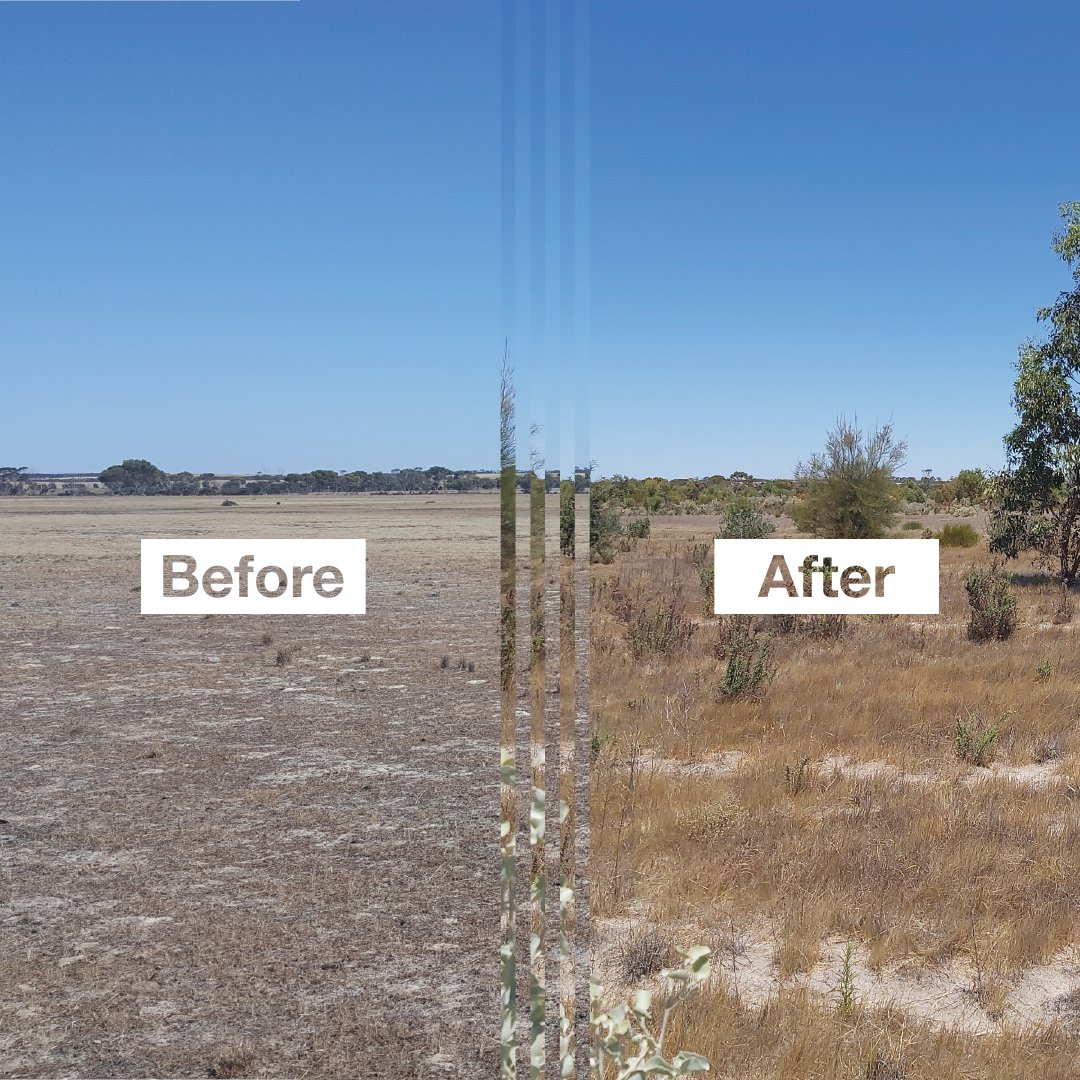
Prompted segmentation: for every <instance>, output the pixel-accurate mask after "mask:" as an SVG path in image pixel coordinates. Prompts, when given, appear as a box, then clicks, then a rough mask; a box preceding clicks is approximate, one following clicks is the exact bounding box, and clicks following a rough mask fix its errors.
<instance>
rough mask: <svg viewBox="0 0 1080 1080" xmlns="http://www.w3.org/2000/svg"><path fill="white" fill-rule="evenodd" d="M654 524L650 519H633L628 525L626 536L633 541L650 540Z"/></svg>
mask: <svg viewBox="0 0 1080 1080" xmlns="http://www.w3.org/2000/svg"><path fill="white" fill-rule="evenodd" d="M650 532H652V523H651V522H650V520H649V519H648V517H633V518H631V519H630V520H629V521H628V522H627V523H626V535H627V536H629V537H630V539H631V540H648V538H649V533H650Z"/></svg>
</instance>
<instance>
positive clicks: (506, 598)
mask: <svg viewBox="0 0 1080 1080" xmlns="http://www.w3.org/2000/svg"><path fill="white" fill-rule="evenodd" d="M499 440H500V473H499V510H500V513H499V675H500V704H501V710H500V715H501V743H502V745H501V747H500V754H499V805H500V814H499V848H500V886H501V893H500V915H499V921H500V937H501V941H500V946H499V954H500V999H499V1000H500V1009H499V1046H500V1052H499V1076H500V1078H501V1080H512V1078H514V1077H515V1076H516V1075H517V1041H516V1038H515V1030H514V1025H515V1020H516V1015H517V900H516V891H517V835H516V830H517V807H516V802H517V753H516V731H517V709H516V704H517V702H516V697H517V693H516V683H517V678H516V662H515V661H516V655H515V633H516V624H517V618H516V611H515V599H516V598H515V591H516V590H515V569H516V567H515V562H516V554H517V536H516V528H517V514H516V509H517V508H516V496H517V462H516V449H517V448H516V440H515V430H514V385H513V371H512V370H511V368H510V363H509V356H508V354H506V353H504V355H503V368H502V373H501V378H500V386H499Z"/></svg>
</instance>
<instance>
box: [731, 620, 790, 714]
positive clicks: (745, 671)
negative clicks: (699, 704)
mask: <svg viewBox="0 0 1080 1080" xmlns="http://www.w3.org/2000/svg"><path fill="white" fill-rule="evenodd" d="M775 676H776V665H775V664H773V662H772V657H771V656H770V655H769V638H767V637H765V638H762V637H759V636H758V635H756V634H754V633H752V632H750V631H748V630H743V629H738V630H736V631H735V632H734V633H733V634H732V637H731V640H730V642H729V643H728V646H727V668H726V670H725V671H724V677H723V679H722V680H721V682H720V696H721V697H722V698H725V699H726V700H728V701H734V700H736V699H737V698H742V697H758V696H760V695H761V694H763V693H764V692H765V691H766V690H767V689H768V688H769V684H770V683H771V682H772V681H773V679H774V678H775Z"/></svg>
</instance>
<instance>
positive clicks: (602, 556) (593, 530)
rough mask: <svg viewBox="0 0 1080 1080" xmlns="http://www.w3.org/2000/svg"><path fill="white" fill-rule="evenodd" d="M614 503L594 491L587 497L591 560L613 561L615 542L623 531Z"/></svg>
mask: <svg viewBox="0 0 1080 1080" xmlns="http://www.w3.org/2000/svg"><path fill="white" fill-rule="evenodd" d="M624 531H625V530H624V529H623V525H622V522H621V521H620V520H619V511H618V510H617V509H616V507H615V505H614V503H612V502H610V501H608V500H607V499H604V498H602V497H600V496H598V495H597V494H595V492H594V493H593V494H592V495H591V496H590V498H589V557H590V559H591V560H592V561H593V562H600V563H610V562H614V561H615V551H616V543H617V542H618V540H619V538H620V537H621V536H622V535H623V533H624Z"/></svg>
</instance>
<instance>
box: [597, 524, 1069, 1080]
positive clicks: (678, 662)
mask: <svg viewBox="0 0 1080 1080" xmlns="http://www.w3.org/2000/svg"><path fill="white" fill-rule="evenodd" d="M707 540H708V538H707V537H702V536H701V535H697V536H695V535H694V534H693V532H692V530H691V529H690V528H689V524H687V525H679V524H675V525H668V526H667V527H666V528H662V529H661V528H658V529H655V530H654V536H653V539H651V540H649V541H647V542H643V543H640V544H638V545H636V547H635V549H634V550H633V551H632V552H630V553H627V554H626V555H624V556H622V557H620V559H618V560H617V561H616V563H615V564H614V565H613V566H610V567H602V568H597V571H596V579H595V582H596V583H595V587H594V594H593V595H594V599H593V616H592V618H593V657H592V668H591V672H592V695H593V696H592V700H593V716H594V724H595V727H596V729H597V733H598V735H599V740H598V741H599V747H600V748H599V752H598V753H597V755H596V757H595V760H594V766H593V782H592V793H591V806H592V818H591V820H592V829H591V845H592V881H593V884H592V893H591V902H592V910H593V914H594V916H595V917H596V919H597V920H598V923H599V931H598V933H599V939H598V940H599V942H600V953H601V955H603V940H602V938H603V926H604V921H605V920H611V919H616V920H618V919H619V918H620V917H622V916H625V915H627V914H629V913H634V915H635V917H636V918H641V917H642V915H643V914H644V916H645V918H646V919H647V920H648V921H649V923H650V924H651V925H654V926H656V927H658V928H660V929H661V930H666V931H670V930H673V931H676V932H677V933H679V935H680V943H682V944H689V943H691V941H690V940H689V938H693V937H695V936H696V937H699V938H701V937H704V938H708V939H710V940H712V939H713V938H715V936H716V935H717V934H718V933H720V932H721V931H724V932H725V933H727V935H728V939H729V940H730V939H731V938H732V936H735V937H738V936H739V935H740V934H741V935H743V936H744V937H745V938H746V940H748V941H751V942H752V943H753V945H754V947H755V948H757V949H758V951H759V953H760V957H761V959H760V963H759V964H758V966H757V968H756V969H755V970H756V972H757V983H756V986H757V990H756V992H755V993H751V994H749V996H748V997H747V999H746V1000H744V1001H743V1005H744V1006H747V1008H748V1009H749V1012H748V1011H747V1008H744V1009H740V1008H739V1005H738V1002H736V1001H733V1000H732V999H731V997H730V993H731V992H734V991H735V990H736V989H737V987H736V986H735V985H733V984H731V983H728V984H725V985H726V988H727V989H726V991H724V987H722V986H721V987H718V988H717V991H716V993H715V994H713V995H712V996H710V997H709V998H707V1000H703V1001H702V1002H699V1003H698V1005H697V1006H695V1008H694V1010H693V1011H691V1012H689V1013H688V1014H687V1019H685V1020H684V1021H682V1024H683V1026H684V1028H685V1030H686V1035H687V1041H686V1043H685V1045H686V1046H687V1047H690V1048H693V1049H695V1050H701V1051H702V1052H708V1051H710V1050H711V1051H712V1054H713V1061H714V1068H715V1067H716V1065H717V1062H719V1063H720V1066H721V1067H720V1070H719V1075H721V1076H728V1075H730V1076H733V1077H734V1076H738V1077H740V1078H742V1077H755V1078H756V1077H762V1078H765V1077H770V1078H771V1077H777V1078H779V1077H785V1078H787V1077H798V1076H807V1077H809V1076H815V1077H816V1076H854V1077H863V1076H867V1077H885V1076H892V1075H895V1076H904V1077H908V1078H910V1077H915V1076H919V1077H923V1076H926V1077H930V1076H934V1077H938V1076H941V1077H953V1076H956V1077H959V1076H978V1077H984V1076H985V1077H990V1076H999V1075H1000V1076H1017V1077H1019V1076H1021V1075H1030V1073H1025V1072H1024V1069H1025V1068H1028V1067H1030V1068H1032V1070H1033V1071H1039V1072H1041V1073H1044V1074H1045V1075H1047V1076H1066V1075H1073V1073H1071V1072H1068V1071H1067V1067H1066V1061H1067V1059H1066V1058H1065V1057H1062V1058H1060V1061H1059V1059H1058V1055H1060V1054H1061V1053H1062V1052H1063V1051H1062V1047H1063V1046H1064V1045H1065V1044H1064V1043H1063V1042H1062V1039H1063V1038H1064V1036H1063V1035H1061V1034H1060V1033H1058V1034H1053V1035H1047V1036H1045V1037H1043V1036H1041V1035H1037V1034H1036V1032H1037V1031H1038V1030H1039V1028H1040V1025H1041V1024H1043V1023H1051V1022H1054V1021H1055V1018H1056V1016H1057V1011H1056V1010H1059V1008H1063V1007H1064V1006H1062V1004H1061V1003H1062V1001H1064V1000H1065V998H1066V996H1067V994H1068V993H1070V992H1072V991H1073V990H1076V989H1077V988H1080V966H1077V963H1076V961H1077V955H1076V945H1077V943H1078V942H1080V740H1078V739H1077V737H1076V716H1077V709H1078V707H1080V659H1078V657H1077V655H1076V652H1075V649H1074V647H1073V628H1072V625H1071V624H1063V625H1062V624H1055V623H1054V622H1053V614H1054V612H1055V610H1056V609H1057V606H1058V600H1059V594H1058V592H1057V590H1056V589H1055V587H1054V586H1053V585H1051V584H1050V583H1048V582H1045V581H1043V580H1041V579H1040V577H1039V575H1037V574H1036V573H1034V572H1033V571H1028V570H1027V568H1024V569H1025V574H1026V577H1024V578H1022V580H1021V582H1020V585H1019V588H1018V592H1019V594H1020V603H1019V618H1020V627H1019V629H1018V631H1017V634H1016V635H1015V637H1014V638H1013V639H1012V640H1011V641H1008V642H1002V643H997V642H995V643H986V644H979V643H974V642H971V641H969V640H968V639H967V637H966V623H967V601H966V596H965V593H964V588H963V580H964V577H965V575H966V573H967V571H968V569H969V568H970V566H971V565H972V564H973V563H978V564H985V563H986V562H988V555H987V553H986V551H985V545H984V546H983V547H982V548H980V549H978V550H974V551H972V550H964V549H943V550H942V613H941V615H940V616H939V617H937V618H926V619H917V618H911V617H869V616H868V617H861V618H858V619H851V620H848V622H847V625H846V626H844V625H840V624H838V625H835V626H832V625H829V626H827V625H825V624H816V623H815V624H803V625H797V624H793V621H791V620H787V621H781V620H738V619H728V620H722V619H716V618H712V617H706V616H703V615H702V612H701V606H702V601H703V592H702V586H701V583H700V579H699V573H698V569H699V564H700V561H701V559H702V557H703V552H706V551H707V552H710V553H711V545H710V544H706V543H704V542H705V541H707ZM628 598H629V600H628ZM633 605H637V612H641V611H644V612H652V611H656V610H665V605H674V606H675V609H677V610H679V611H680V612H685V613H686V614H687V617H689V618H692V619H694V624H695V625H696V626H697V632H696V633H694V634H690V635H685V636H684V638H683V639H682V640H680V641H678V642H677V644H676V645H675V646H674V647H672V648H671V649H669V650H667V651H666V652H664V653H663V654H662V655H661V654H658V653H656V652H652V653H649V652H646V651H643V650H641V649H640V648H639V647H637V644H636V642H635V641H634V640H633V628H634V626H635V625H636V624H635V619H636V618H637V617H638V616H637V612H636V611H635V610H633ZM748 631H749V632H752V633H756V634H758V635H760V636H761V637H762V638H763V639H764V638H765V637H766V636H768V639H769V641H770V653H771V656H772V658H773V660H774V661H775V662H776V664H777V667H778V674H777V677H776V679H775V680H774V682H773V683H772V684H771V686H769V687H768V689H767V690H766V691H765V692H764V693H763V694H761V695H759V696H758V697H756V698H755V697H752V696H751V697H747V698H742V699H739V700H725V699H724V696H723V695H722V694H717V692H716V688H717V685H718V684H719V682H720V680H721V679H722V677H723V672H724V667H725V656H726V655H727V653H728V650H729V649H730V643H731V641H732V640H733V639H734V636H735V635H737V634H744V635H745V633H747V632H748ZM628 632H629V637H628ZM958 722H959V727H958ZM994 729H996V738H993V739H989V740H982V741H980V740H981V737H982V736H983V735H984V734H985V733H986V732H987V731H993V730H994ZM958 732H963V733H966V735H965V738H966V739H967V740H968V741H965V740H964V739H961V738H960V736H959V734H958ZM979 747H981V749H979ZM610 925H613V926H614V925H615V924H614V923H612V924H610ZM847 941H850V942H853V943H855V945H856V946H857V949H858V956H859V963H860V964H861V965H862V968H860V970H861V971H863V972H864V981H869V982H872V983H873V985H874V994H873V1006H874V1007H873V1009H869V1008H867V1009H861V1010H860V1011H859V1017H860V1018H861V1019H860V1021H859V1024H858V1025H856V1026H855V1027H854V1028H852V1027H851V1026H850V1025H839V1026H838V1024H839V1022H838V1021H837V1019H836V1017H835V1015H834V1013H835V1009H834V1008H832V1007H831V1006H830V995H829V992H828V991H829V986H830V985H833V984H834V983H835V967H836V950H837V948H840V947H841V946H842V943H843V942H847ZM732 971H733V973H735V974H736V975H737V974H738V971H739V964H738V963H736V964H735V965H734V967H733V968H732ZM615 976H616V977H615V979H614V981H616V982H618V981H619V979H618V973H617V971H615ZM1036 976H1037V977H1036ZM830 979H832V980H833V983H832V984H830V982H829V980H830ZM934 979H940V980H944V983H948V987H949V988H950V989H949V993H951V994H953V998H955V1001H956V1003H957V1004H956V1006H955V1009H952V1011H950V1009H939V1010H937V1013H936V1015H935V1013H934V1010H932V1009H930V1008H929V1007H928V1006H926V1007H924V1004H925V1003H921V1002H920V1001H919V1000H917V999H918V994H915V996H914V998H913V999H912V1000H913V1001H915V1004H912V1005H911V1007H910V1008H908V1012H907V1013H906V1014H905V1013H903V1011H902V1010H901V1009H900V1006H899V1005H897V1004H896V1002H895V1001H893V1002H892V1007H893V1011H894V1013H895V1015H892V1016H890V1015H889V1013H888V1010H889V1008H890V1001H891V999H890V992H891V991H890V988H892V990H895V992H896V993H895V997H896V1000H897V1001H899V999H901V998H902V997H903V994H902V993H901V992H900V991H901V990H902V989H903V988H904V987H911V986H915V985H916V984H917V983H918V982H919V980H923V981H924V982H925V983H926V984H927V985H929V982H928V980H929V981H932V980H934ZM1040 980H1041V981H1040ZM622 982H626V980H622ZM736 982H737V980H736ZM944 983H943V985H944ZM954 984H955V985H954ZM1036 984H1038V985H1037V986H1036ZM725 993H727V996H725ZM770 999H771V1000H773V1005H772V1006H771V1007H770V1008H768V1009H765V1010H764V1011H762V1010H761V1006H762V1005H763V1003H764V1002H765V1001H766V1000H770ZM969 1005H970V1009H971V1010H974V1011H973V1012H971V1014H970V1015H968V1014H967V1012H965V1010H967V1009H968V1006H969ZM950 1008H952V1007H950ZM954 1012H955V1014H956V1015H955V1018H954V1017H953V1013H954ZM871 1014H872V1015H871ZM903 1015H907V1018H908V1020H909V1021H910V1022H911V1024H913V1025H915V1026H914V1027H912V1028H911V1030H910V1033H909V1035H908V1039H909V1044H908V1046H909V1049H908V1051H906V1052H905V1055H904V1058H903V1064H902V1071H900V1072H896V1073H895V1074H894V1073H890V1072H888V1071H887V1070H888V1069H889V1068H892V1067H893V1066H892V1065H889V1064H888V1063H887V1061H886V1059H884V1058H883V1059H882V1062H883V1063H882V1064H879V1065H874V1064H873V1054H874V1053H876V1052H877V1051H875V1050H874V1046H876V1045H878V1043H881V1045H884V1043H882V1040H886V1041H887V1039H888V1038H891V1037H892V1035H891V1034H890V1032H891V1031H892V1029H893V1028H894V1027H895V1026H896V1024H897V1023H899V1022H900V1019H901V1017H902V1016H903ZM952 1019H955V1020H956V1022H955V1023H954V1024H952V1028H953V1033H952V1034H947V1035H942V1034H940V1033H935V1028H934V1024H935V1023H936V1024H938V1025H940V1024H945V1025H946V1026H948V1025H949V1024H950V1022H951V1020H952ZM890 1025H891V1026H890ZM919 1025H922V1026H921V1027H920V1026H919ZM1001 1025H1005V1027H1007V1028H1010V1025H1011V1028H1010V1030H1011V1031H1012V1034H1011V1036H1010V1040H1011V1041H1005V1040H996V1041H995V1040H992V1039H989V1038H986V1039H984V1040H983V1041H982V1042H980V1041H979V1039H978V1038H976V1037H975V1034H973V1033H978V1032H987V1031H992V1030H995V1026H997V1027H1000V1026H1001ZM1058 1026H1060V1024H1059V1025H1058ZM1021 1030H1022V1031H1023V1032H1024V1034H1023V1035H1022V1036H1021V1035H1020V1034H1018V1032H1020V1031H1021ZM875 1040H876V1041H875ZM973 1040H974V1041H973ZM969 1044H970V1045H969ZM732 1046H735V1047H741V1048H742V1049H740V1050H737V1051H732V1050H731V1047H732ZM725 1048H726V1049H725ZM1010 1048H1011V1049H1010ZM1006 1050H1008V1053H1007V1055H1006V1057H1005V1058H1002V1057H1001V1055H1002V1054H1005V1053H1006ZM1074 1050H1075V1047H1074ZM733 1054H734V1056H733ZM740 1054H741V1055H742V1056H741V1057H740V1056H739V1055H740ZM935 1055H936V1057H935ZM995 1055H996V1056H995ZM735 1061H740V1062H741V1063H742V1064H741V1065H740V1066H739V1068H738V1069H736V1068H734V1067H733V1066H732V1067H731V1068H729V1071H727V1072H725V1071H723V1070H724V1067H726V1066H725V1063H727V1064H731V1063H734V1062H735ZM993 1061H998V1062H1000V1063H1001V1065H1000V1067H1001V1071H1000V1072H991V1071H989V1070H990V1069H991V1064H990V1063H991V1062H993ZM965 1063H966V1064H965ZM1025 1063H1026V1064H1025ZM1069 1067H1071V1066H1069ZM964 1068H968V1069H969V1070H970V1071H968V1072H964V1071H963V1069H964ZM860 1069H861V1070H862V1071H860ZM875 1069H876V1070H877V1071H874V1070H875ZM882 1070H885V1071H882ZM1055 1070H1056V1071H1055Z"/></svg>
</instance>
